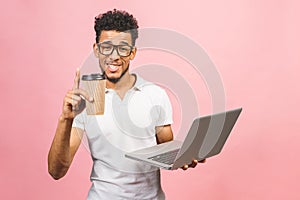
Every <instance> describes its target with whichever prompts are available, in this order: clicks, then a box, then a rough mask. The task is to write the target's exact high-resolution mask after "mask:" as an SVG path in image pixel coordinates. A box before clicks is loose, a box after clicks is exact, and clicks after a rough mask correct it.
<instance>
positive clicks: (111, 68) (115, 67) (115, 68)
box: [107, 64, 121, 72]
mask: <svg viewBox="0 0 300 200" xmlns="http://www.w3.org/2000/svg"><path fill="white" fill-rule="evenodd" d="M120 67H121V65H120V64H107V69H108V70H109V72H116V71H118V69H119V68H120Z"/></svg>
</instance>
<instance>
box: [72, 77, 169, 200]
mask: <svg viewBox="0 0 300 200" xmlns="http://www.w3.org/2000/svg"><path fill="white" fill-rule="evenodd" d="M172 122H173V120H172V107H171V104H170V101H169V98H168V96H167V94H166V92H165V91H164V90H163V89H162V88H160V87H159V86H157V85H155V84H153V83H150V82H147V81H145V80H144V79H142V78H141V77H139V76H138V75H136V82H135V85H134V86H133V87H132V88H131V89H130V90H129V91H128V92H127V93H126V95H125V97H124V98H123V99H122V100H121V99H120V97H119V96H118V95H117V93H116V92H115V91H114V90H112V89H107V90H106V94H105V112H104V115H97V116H92V115H87V114H86V112H85V110H84V111H83V112H82V113H81V114H79V115H77V116H76V117H75V119H74V122H73V127H77V128H80V129H82V130H84V131H85V132H86V134H87V138H88V142H89V147H90V151H91V156H92V159H93V169H92V173H91V181H92V186H91V189H90V191H89V194H88V198H87V199H92V200H94V199H104V200H107V199H113V200H115V199H139V200H141V199H151V200H162V199H165V196H164V193H163V191H162V189H161V184H160V171H159V169H158V168H156V167H152V166H150V165H146V164H143V163H141V162H138V161H134V160H131V159H128V158H125V153H126V152H130V151H134V150H137V149H140V148H145V147H149V146H153V145H156V137H155V127H156V126H161V125H167V124H171V123H172Z"/></svg>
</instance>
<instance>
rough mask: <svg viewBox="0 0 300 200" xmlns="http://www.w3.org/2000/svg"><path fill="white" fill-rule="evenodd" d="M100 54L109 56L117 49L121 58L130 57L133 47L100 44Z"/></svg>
mask: <svg viewBox="0 0 300 200" xmlns="http://www.w3.org/2000/svg"><path fill="white" fill-rule="evenodd" d="M97 45H98V48H99V52H100V53H101V54H102V55H105V56H109V55H111V54H112V53H113V51H114V50H115V49H116V50H117V53H118V55H119V56H121V57H126V56H129V55H130V54H131V52H132V49H133V47H132V46H129V45H113V44H109V43H98V44H97Z"/></svg>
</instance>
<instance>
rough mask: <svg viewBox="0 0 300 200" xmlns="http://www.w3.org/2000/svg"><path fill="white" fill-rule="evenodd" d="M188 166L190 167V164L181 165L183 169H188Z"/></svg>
mask: <svg viewBox="0 0 300 200" xmlns="http://www.w3.org/2000/svg"><path fill="white" fill-rule="evenodd" d="M188 168H189V166H188V165H183V167H181V169H183V170H187V169H188Z"/></svg>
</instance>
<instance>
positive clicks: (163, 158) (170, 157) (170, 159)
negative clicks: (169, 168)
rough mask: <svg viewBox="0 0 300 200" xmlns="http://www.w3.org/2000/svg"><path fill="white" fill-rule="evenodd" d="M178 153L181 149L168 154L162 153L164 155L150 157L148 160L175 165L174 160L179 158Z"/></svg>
mask: <svg viewBox="0 0 300 200" xmlns="http://www.w3.org/2000/svg"><path fill="white" fill-rule="evenodd" d="M178 151H179V149H175V150H172V151H168V152H166V153H162V154H159V155H156V156H153V157H150V158H148V159H151V160H154V161H156V162H160V163H164V164H167V165H170V164H173V163H174V160H175V158H176V156H177V153H178Z"/></svg>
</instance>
